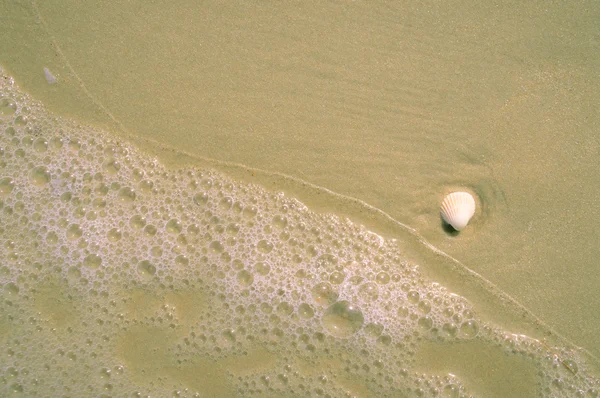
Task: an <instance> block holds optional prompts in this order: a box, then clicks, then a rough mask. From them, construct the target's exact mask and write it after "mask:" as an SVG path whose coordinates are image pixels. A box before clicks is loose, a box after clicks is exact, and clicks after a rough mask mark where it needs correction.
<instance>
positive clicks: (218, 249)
mask: <svg viewBox="0 0 600 398" xmlns="http://www.w3.org/2000/svg"><path fill="white" fill-rule="evenodd" d="M208 247H209V248H210V251H212V252H213V253H223V250H225V248H224V247H223V245H222V244H221V242H219V241H218V240H215V241H213V242H212V243H211V244H210V245H209V246H208Z"/></svg>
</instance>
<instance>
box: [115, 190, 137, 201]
mask: <svg viewBox="0 0 600 398" xmlns="http://www.w3.org/2000/svg"><path fill="white" fill-rule="evenodd" d="M135 196H136V195H135V191H134V190H133V189H131V188H129V187H124V188H121V189H120V190H119V200H120V201H121V202H133V201H134V200H135Z"/></svg>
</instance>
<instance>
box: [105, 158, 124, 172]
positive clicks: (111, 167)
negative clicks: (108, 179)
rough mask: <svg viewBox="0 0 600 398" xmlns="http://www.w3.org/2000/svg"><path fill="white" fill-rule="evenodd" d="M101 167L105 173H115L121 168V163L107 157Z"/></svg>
mask: <svg viewBox="0 0 600 398" xmlns="http://www.w3.org/2000/svg"><path fill="white" fill-rule="evenodd" d="M102 169H103V170H104V172H105V173H106V174H109V175H115V174H117V173H118V172H119V169H121V164H120V163H119V162H117V161H116V160H114V159H109V160H107V161H106V162H104V163H103V164H102Z"/></svg>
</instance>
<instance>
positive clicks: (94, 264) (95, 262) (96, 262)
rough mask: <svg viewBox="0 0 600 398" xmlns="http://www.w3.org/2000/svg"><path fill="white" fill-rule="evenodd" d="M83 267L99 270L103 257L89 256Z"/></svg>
mask: <svg viewBox="0 0 600 398" xmlns="http://www.w3.org/2000/svg"><path fill="white" fill-rule="evenodd" d="M83 265H84V266H86V267H88V268H93V269H97V268H100V266H101V265H102V257H100V256H99V255H97V254H89V255H88V256H87V257H86V258H85V259H84V260H83Z"/></svg>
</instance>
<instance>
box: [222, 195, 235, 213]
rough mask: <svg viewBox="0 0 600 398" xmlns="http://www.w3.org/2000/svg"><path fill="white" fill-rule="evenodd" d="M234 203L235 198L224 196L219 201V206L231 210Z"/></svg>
mask: <svg viewBox="0 0 600 398" xmlns="http://www.w3.org/2000/svg"><path fill="white" fill-rule="evenodd" d="M232 205H233V200H232V199H231V198H229V197H227V198H223V199H221V201H220V202H219V208H220V209H221V210H229V209H231V206H232Z"/></svg>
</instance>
